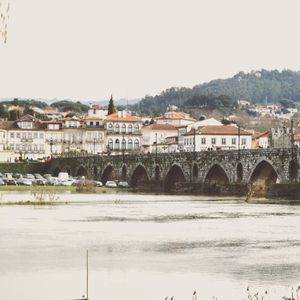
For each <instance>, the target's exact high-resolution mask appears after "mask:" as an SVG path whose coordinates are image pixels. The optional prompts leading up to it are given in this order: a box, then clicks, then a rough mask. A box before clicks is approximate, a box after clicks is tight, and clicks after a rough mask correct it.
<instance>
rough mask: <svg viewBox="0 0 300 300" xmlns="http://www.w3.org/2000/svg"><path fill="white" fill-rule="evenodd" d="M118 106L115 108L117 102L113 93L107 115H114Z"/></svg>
mask: <svg viewBox="0 0 300 300" xmlns="http://www.w3.org/2000/svg"><path fill="white" fill-rule="evenodd" d="M116 111H117V110H116V108H115V104H114V100H113V96H112V95H111V97H110V100H109V104H108V113H107V115H108V116H109V115H112V114H114V113H115V112H116Z"/></svg>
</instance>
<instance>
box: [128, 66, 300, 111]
mask: <svg viewBox="0 0 300 300" xmlns="http://www.w3.org/2000/svg"><path fill="white" fill-rule="evenodd" d="M201 95H214V96H215V97H218V96H221V95H226V96H227V97H229V98H230V99H231V100H232V101H233V102H235V101H236V100H238V99H248V100H250V101H251V102H252V103H264V102H266V101H267V102H268V103H277V102H279V101H280V100H282V99H290V100H293V101H295V102H300V72H294V71H291V70H283V71H282V72H280V71H278V70H273V71H267V70H264V69H262V70H260V71H252V72H250V73H244V72H239V73H238V74H236V75H234V76H233V77H231V78H228V79H217V80H212V81H210V82H208V83H203V84H199V85H196V86H194V87H193V88H175V87H172V88H170V89H167V90H165V91H163V92H162V93H161V94H160V95H156V96H154V97H152V96H146V97H145V98H143V99H142V100H141V101H140V103H139V104H137V105H135V106H134V108H135V109H137V110H140V111H141V112H144V113H148V114H149V113H160V112H162V111H164V110H165V109H166V108H167V106H168V105H170V104H172V105H176V106H179V107H180V108H183V107H185V103H186V101H188V100H190V99H192V98H193V97H199V96H201ZM189 102H190V101H189Z"/></svg>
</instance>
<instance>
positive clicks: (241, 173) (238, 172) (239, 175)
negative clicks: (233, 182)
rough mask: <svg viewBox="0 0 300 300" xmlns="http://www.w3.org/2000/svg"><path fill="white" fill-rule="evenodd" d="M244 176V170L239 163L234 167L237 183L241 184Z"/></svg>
mask: <svg viewBox="0 0 300 300" xmlns="http://www.w3.org/2000/svg"><path fill="white" fill-rule="evenodd" d="M243 176H244V170H243V165H242V164H241V163H238V165H237V167H236V179H237V182H242V180H243Z"/></svg>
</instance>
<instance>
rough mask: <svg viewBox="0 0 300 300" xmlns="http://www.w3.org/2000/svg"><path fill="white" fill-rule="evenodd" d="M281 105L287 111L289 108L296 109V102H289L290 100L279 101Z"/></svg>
mask: <svg viewBox="0 0 300 300" xmlns="http://www.w3.org/2000/svg"><path fill="white" fill-rule="evenodd" d="M279 103H280V104H281V106H282V107H283V108H285V109H287V108H294V107H295V103H294V101H292V100H289V99H281V100H279Z"/></svg>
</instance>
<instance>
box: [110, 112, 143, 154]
mask: <svg viewBox="0 0 300 300" xmlns="http://www.w3.org/2000/svg"><path fill="white" fill-rule="evenodd" d="M105 129H106V135H107V137H106V149H107V151H108V152H109V153H111V154H120V153H130V152H139V151H140V150H141V135H142V133H141V129H142V120H141V119H140V118H138V117H136V116H132V115H131V114H130V113H129V112H127V111H126V110H123V111H118V112H116V113H114V114H112V115H109V116H107V117H106V119H105Z"/></svg>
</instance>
